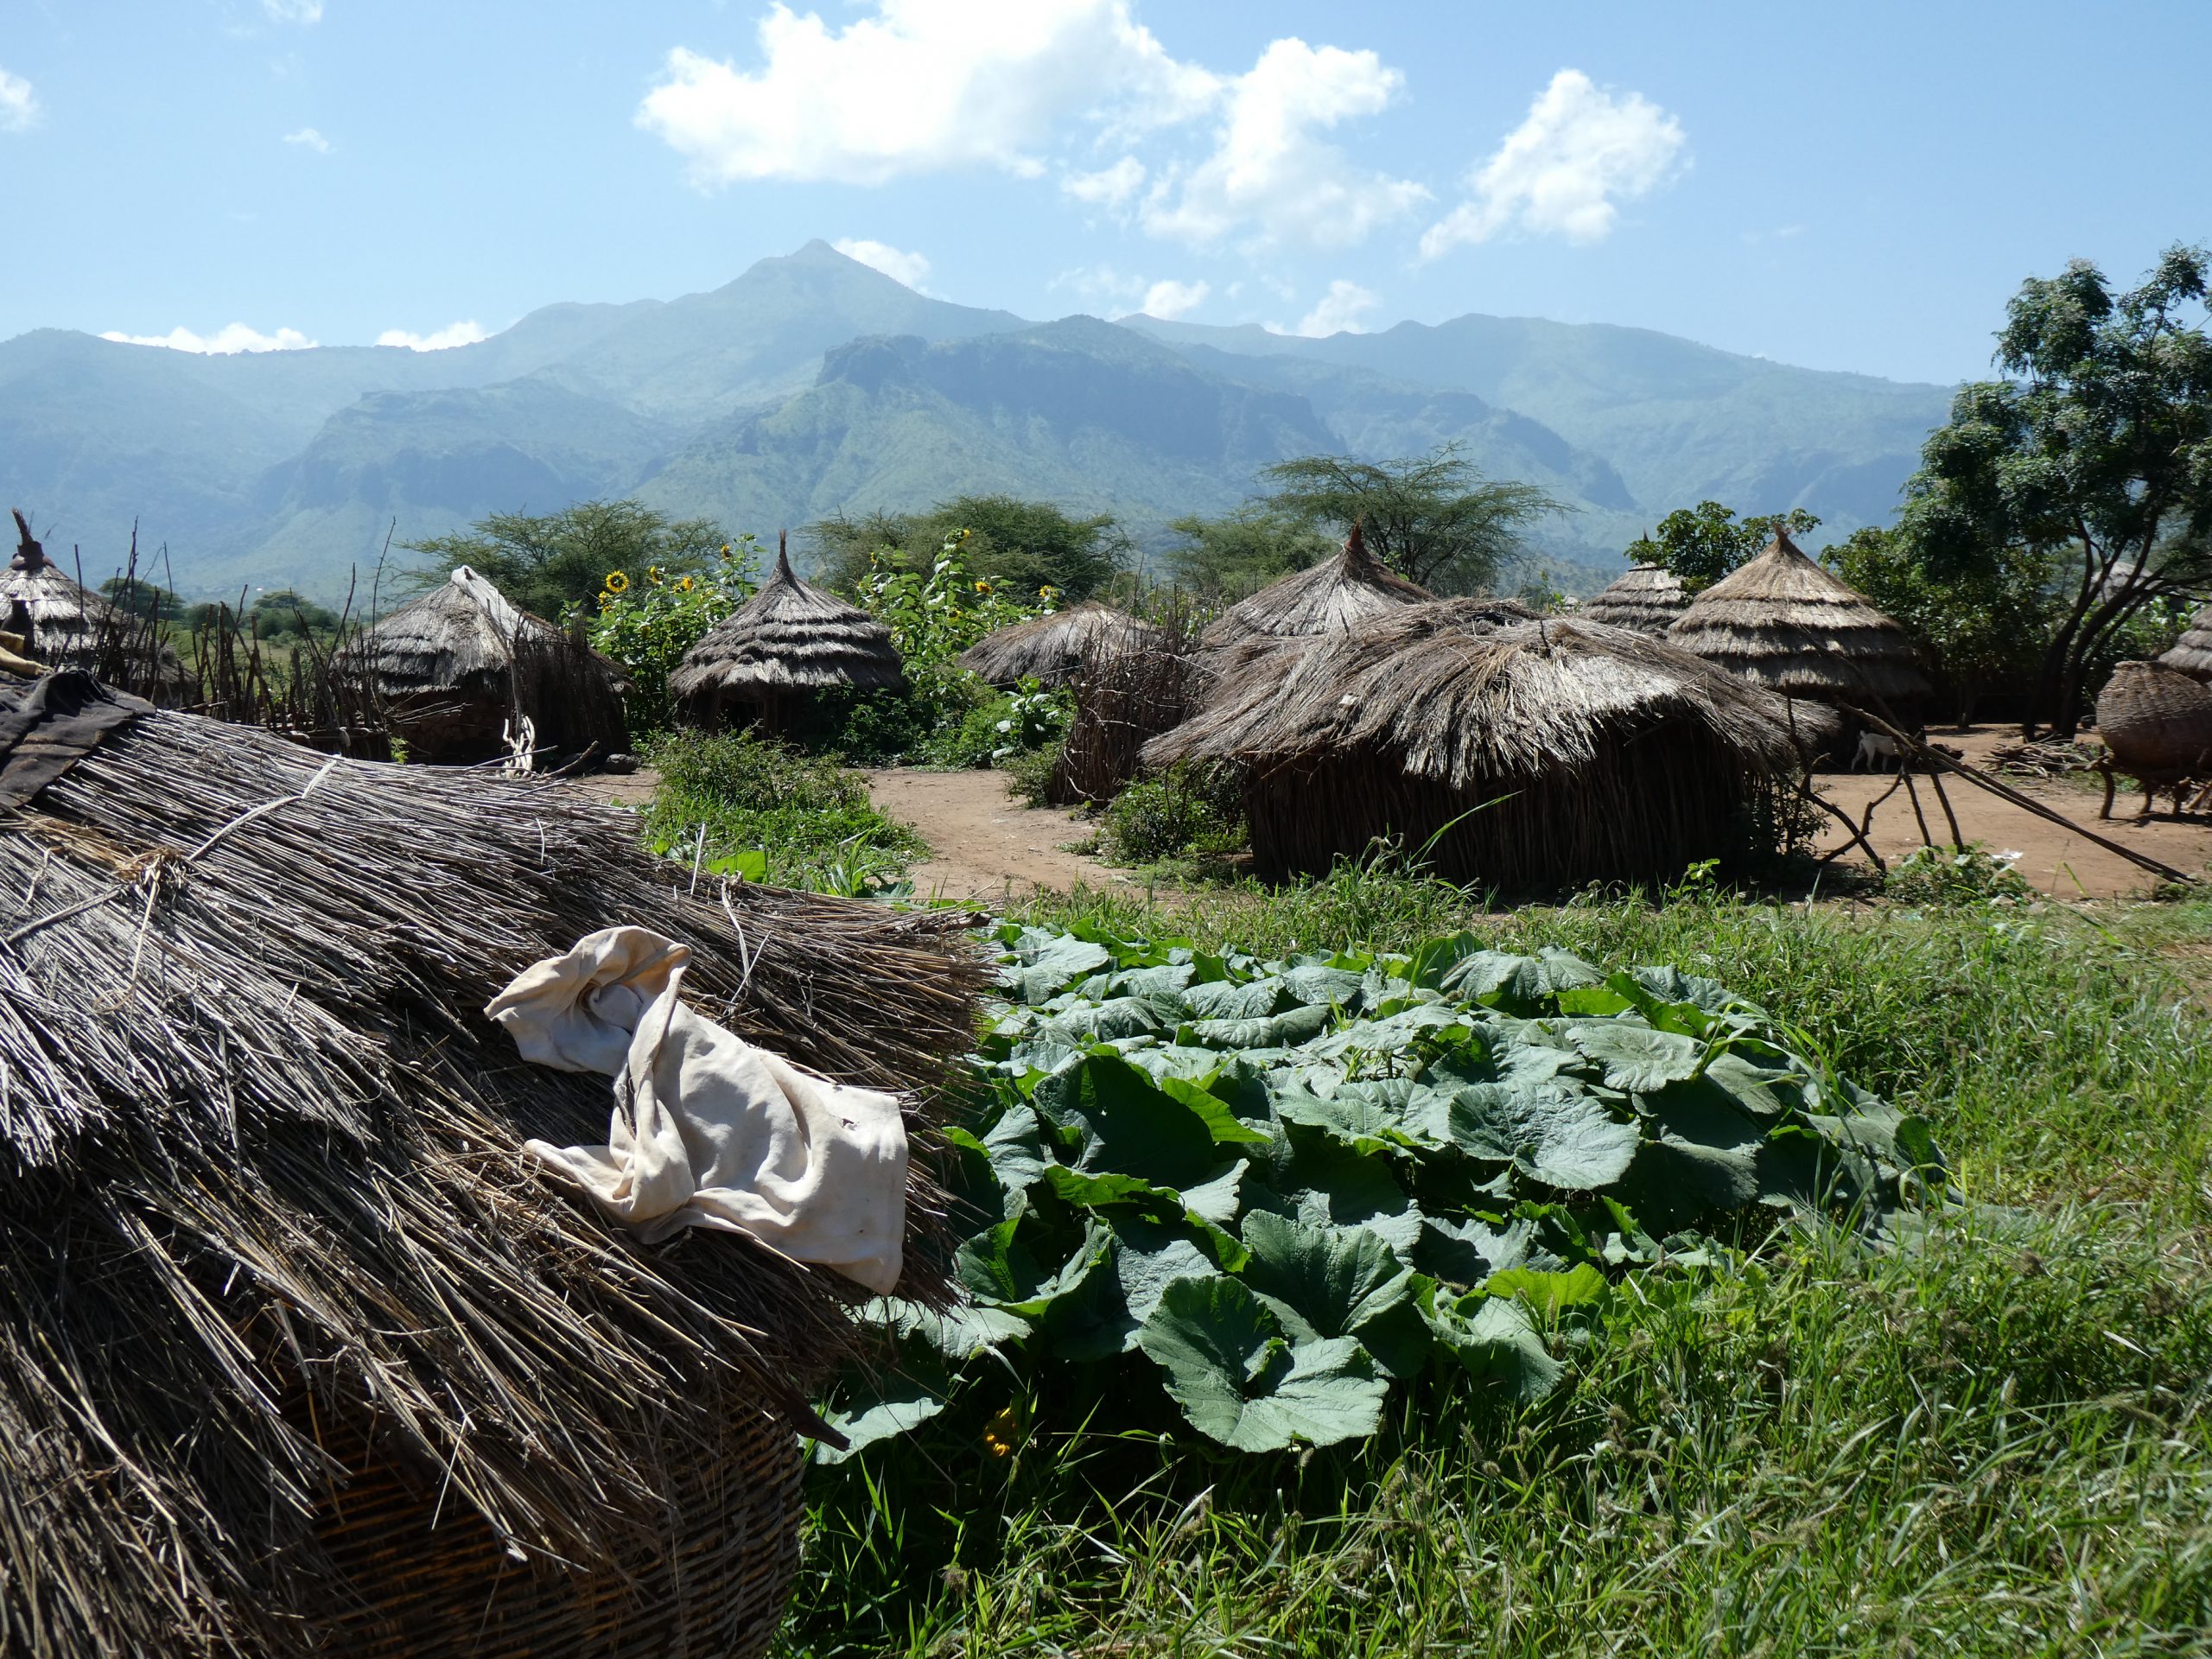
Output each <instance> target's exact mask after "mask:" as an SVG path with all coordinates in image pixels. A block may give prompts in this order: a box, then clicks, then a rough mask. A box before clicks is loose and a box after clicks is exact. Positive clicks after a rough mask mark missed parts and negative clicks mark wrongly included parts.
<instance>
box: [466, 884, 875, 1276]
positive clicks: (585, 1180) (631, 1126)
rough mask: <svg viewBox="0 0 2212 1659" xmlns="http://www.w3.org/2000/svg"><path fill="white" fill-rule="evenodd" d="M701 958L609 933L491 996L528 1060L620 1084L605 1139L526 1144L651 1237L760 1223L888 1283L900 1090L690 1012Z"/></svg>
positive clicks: (618, 930) (797, 1250)
mask: <svg viewBox="0 0 2212 1659" xmlns="http://www.w3.org/2000/svg"><path fill="white" fill-rule="evenodd" d="M689 957H690V952H689V950H686V948H685V947H684V946H683V945H681V944H677V942H676V941H674V940H672V939H667V938H662V937H661V936H660V935H659V934H658V933H654V932H652V931H648V930H646V929H645V928H641V927H613V928H607V929H603V930H602V931H600V932H597V933H593V934H589V935H587V936H586V937H585V938H582V939H580V940H578V941H577V942H576V944H575V947H574V948H573V949H571V950H569V951H568V953H567V954H565V955H563V956H560V957H550V958H549V959H547V960H546V961H543V962H540V963H535V964H534V965H532V966H531V967H530V968H527V969H524V971H523V972H522V973H520V974H518V976H516V977H515V978H514V980H513V981H512V982H511V983H510V984H509V985H508V986H507V988H505V990H503V991H501V992H500V993H499V995H498V996H496V997H494V998H493V1000H492V1001H490V1002H489V1003H488V1004H486V1007H485V1010H484V1011H485V1013H486V1014H488V1015H489V1016H490V1017H491V1018H492V1019H493V1020H497V1021H498V1022H499V1024H500V1025H502V1026H504V1027H506V1029H507V1031H508V1032H509V1033H511V1034H512V1036H513V1037H514V1039H515V1046H516V1047H517V1048H518V1050H519V1051H520V1052H521V1053H522V1055H523V1057H524V1058H526V1059H529V1060H532V1061H535V1062H537V1064H539V1065H550V1066H554V1067H556V1068H558V1069H560V1070H563V1071H598V1072H601V1073H604V1074H606V1075H608V1076H612V1077H614V1079H615V1084H614V1110H613V1117H612V1119H611V1121H610V1122H609V1124H608V1128H607V1145H605V1146H603V1147H556V1146H553V1145H552V1144H550V1142H547V1141H528V1142H525V1143H524V1151H525V1152H527V1153H528V1154H531V1156H532V1157H535V1158H537V1159H539V1160H543V1162H544V1163H545V1164H547V1165H548V1166H550V1167H551V1168H553V1169H555V1170H556V1171H558V1172H559V1173H562V1174H563V1176H565V1177H566V1178H567V1179H569V1180H570V1181H572V1182H574V1183H575V1185H578V1186H579V1187H581V1188H582V1190H583V1191H584V1192H585V1193H586V1194H587V1195H588V1197H589V1198H591V1199H592V1201H593V1203H594V1204H595V1205H597V1206H598V1207H599V1209H600V1210H601V1212H602V1213H604V1214H605V1215H606V1216H607V1217H608V1218H609V1219H610V1220H612V1221H614V1222H616V1223H618V1224H621V1225H623V1226H626V1227H630V1228H632V1229H634V1230H636V1231H637V1232H638V1233H639V1236H641V1237H643V1238H644V1239H645V1241H646V1242H647V1243H658V1242H659V1241H660V1240H662V1239H664V1238H667V1237H669V1236H671V1235H673V1234H675V1233H677V1232H679V1231H681V1230H683V1229H684V1228H686V1227H708V1228H714V1229H719V1230H724V1231H730V1232H743V1233H749V1234H751V1235H752V1236H753V1237H755V1238H758V1239H760V1240H761V1241H763V1242H764V1243H768V1244H772V1245H773V1246H774V1247H775V1248H776V1249H779V1250H781V1251H782V1252H783V1253H784V1254H785V1255H789V1256H791V1257H792V1258H794V1259H795V1260H798V1261H801V1262H818V1263H820V1264H822V1265H823V1266H825V1267H829V1268H835V1269H836V1271H837V1272H839V1273H842V1274H844V1275H845V1276H846V1277H847V1278H849V1279H851V1280H854V1281H856V1282H857V1283H859V1284H861V1285H863V1286H865V1287H868V1289H869V1290H872V1291H874V1292H876V1293H877V1294H888V1293H889V1292H890V1290H891V1289H892V1287H893V1286H894V1285H896V1284H897V1283H898V1280H899V1265H900V1262H901V1258H902V1245H903V1241H904V1236H905V1233H906V1123H905V1121H904V1119H903V1117H902V1116H901V1114H900V1111H899V1101H898V1099H897V1097H896V1096H891V1095H886V1094H879V1093H877V1092H876V1091H874V1090H869V1089H856V1088H854V1087H852V1086H851V1085H849V1084H838V1083H832V1082H830V1081H829V1080H828V1079H827V1078H825V1077H816V1076H815V1075H814V1074H813V1073H811V1072H809V1071H802V1070H801V1069H799V1068H798V1067H797V1066H795V1065H791V1064H790V1063H789V1062H788V1061H786V1060H785V1059H783V1058H781V1057H780V1056H778V1055H775V1054H772V1053H771V1052H768V1051H767V1050H766V1049H764V1048H756V1047H754V1046H753V1045H752V1044H750V1043H748V1042H747V1041H745V1039H742V1038H741V1037H739V1036H738V1035H736V1034H735V1033H734V1032H730V1031H728V1030H726V1029H724V1028H723V1027H721V1026H718V1025H716V1024H715V1022H714V1021H713V1020H709V1019H707V1018H706V1017H705V1016H704V1015H702V1014H699V1013H698V1012H697V1011H696V1009H693V1008H691V1007H687V1006H686V1005H685V1003H684V1002H683V997H682V991H683V972H684V966H685V963H686V962H687V961H688V959H689Z"/></svg>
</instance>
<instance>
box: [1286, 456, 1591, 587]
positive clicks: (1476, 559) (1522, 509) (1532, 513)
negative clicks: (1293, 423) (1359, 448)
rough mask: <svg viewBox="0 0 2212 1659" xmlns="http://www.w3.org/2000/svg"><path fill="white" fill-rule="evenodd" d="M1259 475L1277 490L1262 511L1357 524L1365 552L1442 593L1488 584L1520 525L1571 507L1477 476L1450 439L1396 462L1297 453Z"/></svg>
mask: <svg viewBox="0 0 2212 1659" xmlns="http://www.w3.org/2000/svg"><path fill="white" fill-rule="evenodd" d="M1260 476H1261V477H1262V478H1263V479H1266V480H1268V481H1269V482H1270V483H1272V484H1274V486H1275V487H1274V491H1273V492H1272V493H1270V494H1269V495H1268V496H1267V498H1266V504H1267V505H1268V506H1269V507H1272V508H1273V509H1274V510H1275V511H1276V512H1280V513H1282V514H1284V515H1286V516H1287V517H1288V518H1293V519H1295V520H1297V521H1300V522H1301V523H1305V524H1327V525H1330V526H1331V527H1332V528H1333V529H1334V530H1336V531H1338V533H1339V534H1342V533H1343V532H1345V531H1349V530H1351V526H1352V524H1354V523H1355V522H1357V523H1358V524H1360V525H1361V526H1362V534H1363V537H1364V538H1365V540H1366V543H1367V550H1368V551H1369V552H1370V553H1372V554H1374V555H1375V556H1376V557H1377V558H1378V559H1380V560H1382V561H1383V563H1385V564H1387V565H1389V567H1390V568H1391V569H1394V570H1395V571H1396V572H1397V573H1398V574H1399V575H1402V576H1405V577H1407V578H1408V579H1409V580H1410V581H1414V582H1420V583H1421V585H1422V586H1423V587H1426V588H1436V589H1438V590H1439V591H1440V592H1445V593H1472V592H1475V591H1477V590H1478V589H1480V588H1487V587H1489V586H1490V585H1491V583H1492V582H1495V581H1496V580H1497V573H1498V571H1499V570H1500V569H1502V568H1503V566H1504V564H1505V562H1506V561H1507V560H1508V559H1509V558H1510V557H1511V556H1513V554H1514V553H1515V552H1516V551H1517V550H1518V549H1519V547H1520V543H1521V532H1522V529H1523V528H1524V527H1525V526H1527V525H1528V524H1531V523H1533V522H1534V521H1535V520H1536V519H1538V518H1543V517H1545V516H1546V515H1547V514H1549V513H1554V512H1567V510H1568V509H1567V505H1566V504H1565V503H1563V502H1560V501H1558V500H1555V499H1553V498H1552V497H1551V496H1550V495H1549V494H1548V493H1546V492H1544V491H1543V490H1541V489H1539V488H1537V487H1536V486H1535V485H1534V484H1521V483H1516V482H1514V481H1511V480H1503V479H1486V478H1484V476H1483V475H1482V473H1481V471H1480V470H1479V469H1478V467H1476V466H1475V464H1474V462H1472V461H1469V460H1467V459H1466V458H1465V456H1464V455H1462V454H1460V453H1459V444H1458V443H1457V442H1447V443H1443V444H1440V445H1439V446H1438V447H1437V448H1434V449H1433V450H1431V451H1430V452H1429V453H1428V454H1425V455H1412V456H1407V457H1404V458H1402V459H1400V460H1396V461H1354V460H1352V459H1351V457H1350V456H1347V455H1304V456H1300V458H1299V459H1297V460H1295V461H1278V462H1277V463H1276V464H1275V465H1274V466H1272V467H1267V468H1265V469H1264V470H1263V471H1262V473H1261V474H1260Z"/></svg>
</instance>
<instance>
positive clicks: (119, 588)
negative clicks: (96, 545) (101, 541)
mask: <svg viewBox="0 0 2212 1659" xmlns="http://www.w3.org/2000/svg"><path fill="white" fill-rule="evenodd" d="M100 592H101V593H102V594H105V596H106V598H107V601H108V602H109V603H110V604H111V605H113V606H114V607H116V609H118V610H119V611H122V612H124V613H126V614H128V615H130V616H136V617H142V618H145V619H147V620H151V621H155V622H175V621H176V620H178V619H179V618H181V617H182V616H183V615H184V601H182V600H181V599H179V598H178V597H177V596H176V595H175V594H173V593H171V592H170V591H169V590H168V588H164V587H162V585H161V584H160V583H159V582H149V581H147V580H146V579H145V577H143V576H110V577H109V578H108V579H107V580H106V581H105V582H102V583H100Z"/></svg>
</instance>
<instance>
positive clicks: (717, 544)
mask: <svg viewBox="0 0 2212 1659" xmlns="http://www.w3.org/2000/svg"><path fill="white" fill-rule="evenodd" d="M729 541H730V538H729V537H728V535H727V534H725V533H724V532H723V531H722V530H721V527H720V526H718V525H717V524H715V522H714V521H713V520H712V519H709V518H677V519H671V518H670V517H669V516H668V515H667V514H666V513H664V512H658V510H656V509H654V508H652V507H649V506H646V505H645V504H644V503H642V502H639V501H582V502H579V503H577V504H576V505H575V506H572V507H563V509H562V510H561V511H560V512H552V513H544V514H533V513H526V512H495V513H493V514H492V515H491V516H490V517H488V518H480V519H478V520H477V521H476V523H475V524H474V525H472V526H471V527H470V528H469V529H467V531H461V533H459V534H457V535H452V536H433V537H429V539H428V540H426V541H420V542H409V543H406V547H407V550H408V551H409V552H410V553H420V554H423V555H424V556H425V562H424V563H423V565H422V567H421V568H419V569H416V570H413V571H410V572H409V573H408V579H409V580H410V582H413V583H414V584H415V585H416V586H417V587H421V588H434V587H435V586H436V585H437V584H438V583H440V582H443V581H444V580H445V579H446V578H447V577H448V576H449V575H452V574H453V572H454V569H456V568H457V567H459V566H461V565H464V564H465V565H467V566H469V567H470V568H471V569H474V570H475V571H476V572H477V574H479V575H482V576H485V577H486V578H488V579H489V580H490V581H491V582H493V584H494V585H495V586H497V587H498V588H499V591H500V592H501V593H503V594H505V595H506V596H507V597H508V598H509V599H511V600H512V601H514V602H515V603H516V604H518V605H519V606H521V607H523V609H524V610H526V611H532V612H535V613H537V614H538V615H539V616H543V617H552V618H556V619H557V618H559V617H560V616H561V615H563V613H565V612H567V611H569V609H570V608H571V607H576V606H583V605H588V604H590V603H591V602H592V601H594V599H595V597H596V596H597V594H599V593H600V591H601V588H603V587H604V586H605V585H606V582H607V576H608V575H610V574H612V573H613V572H615V571H618V570H619V571H620V572H621V573H622V574H623V575H624V577H625V578H626V582H625V584H624V585H625V586H627V587H635V586H637V585H638V584H639V583H641V582H647V581H648V580H649V578H650V576H651V574H652V572H654V571H656V570H658V572H659V573H660V574H661V575H664V576H671V575H683V574H685V573H687V572H697V571H702V570H705V569H708V568H709V564H710V563H711V562H713V561H715V559H716V558H717V557H718V556H719V555H720V553H721V550H722V549H723V548H724V547H726V546H727V545H728V544H729Z"/></svg>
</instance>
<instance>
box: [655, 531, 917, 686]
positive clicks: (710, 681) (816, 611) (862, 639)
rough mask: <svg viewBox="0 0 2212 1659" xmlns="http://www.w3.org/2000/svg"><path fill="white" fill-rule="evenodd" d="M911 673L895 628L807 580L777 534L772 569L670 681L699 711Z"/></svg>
mask: <svg viewBox="0 0 2212 1659" xmlns="http://www.w3.org/2000/svg"><path fill="white" fill-rule="evenodd" d="M905 679H906V664H904V663H903V662H901V661H900V659H899V651H898V648H897V647H896V646H894V645H893V644H892V643H891V631H890V630H889V629H888V628H886V627H885V626H883V624H882V623H880V622H879V621H877V620H875V619H874V617H872V616H870V615H869V614H868V613H867V612H866V611H863V610H860V609H858V608H856V607H854V606H851V605H848V604H847V603H846V602H845V601H843V600H842V599H839V598H838V597H837V596H836V594H830V593H826V592H824V591H823V589H821V588H817V587H816V586H814V584H813V583H811V582H801V581H800V580H799V579H798V576H796V575H793V574H792V572H791V556H790V554H789V552H788V551H787V550H786V549H785V540H784V537H780V536H779V537H777V538H776V569H775V571H774V573H773V574H772V575H770V576H769V578H768V580H767V581H766V582H764V583H762V584H761V588H760V592H759V593H757V594H753V597H752V598H750V599H748V600H747V601H745V603H744V604H742V605H741V606H739V607H737V609H735V610H734V611H733V612H731V613H729V614H728V616H726V617H724V618H723V619H722V620H721V621H719V622H717V623H715V626H713V627H712V628H710V629H709V630H708V632H707V634H706V637H705V638H704V639H701V640H700V641H699V643H698V644H697V645H694V646H692V647H691V649H690V651H688V652H684V654H683V662H682V663H680V664H677V669H676V671H675V672H674V673H673V674H671V675H670V676H669V677H668V689H669V690H670V691H671V693H673V694H674V696H676V698H677V701H678V702H681V703H684V704H688V705H690V710H691V712H693V713H694V714H695V715H696V714H705V713H710V712H712V711H713V710H714V709H716V708H717V707H719V706H721V705H722V704H726V703H730V702H741V703H755V704H760V705H763V706H766V707H773V706H774V705H776V704H777V703H779V702H781V701H782V700H783V699H785V697H788V696H791V694H792V693H795V692H796V693H804V692H809V691H816V690H823V689H824V688H827V687H829V686H838V685H849V686H855V687H858V688H860V689H861V690H868V689H872V688H880V687H887V686H895V685H899V684H900V683H903V682H904V680H905Z"/></svg>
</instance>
